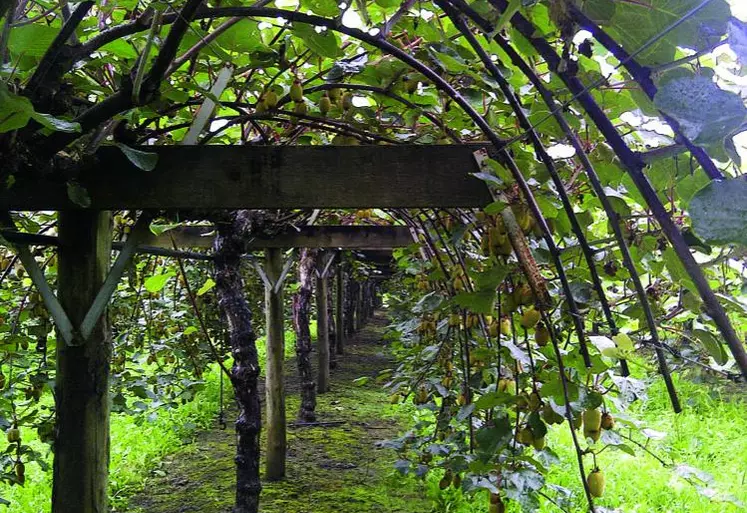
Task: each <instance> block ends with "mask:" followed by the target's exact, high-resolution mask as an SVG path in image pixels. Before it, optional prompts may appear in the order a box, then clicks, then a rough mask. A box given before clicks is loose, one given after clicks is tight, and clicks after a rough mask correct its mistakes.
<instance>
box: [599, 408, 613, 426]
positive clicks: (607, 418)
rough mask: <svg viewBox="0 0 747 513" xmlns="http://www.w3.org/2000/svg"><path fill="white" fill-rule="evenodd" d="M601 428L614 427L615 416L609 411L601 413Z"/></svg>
mask: <svg viewBox="0 0 747 513" xmlns="http://www.w3.org/2000/svg"><path fill="white" fill-rule="evenodd" d="M601 426H602V429H607V430H609V429H614V427H615V418H614V417H613V416H612V415H610V413H609V412H604V413H603V414H602V423H601Z"/></svg>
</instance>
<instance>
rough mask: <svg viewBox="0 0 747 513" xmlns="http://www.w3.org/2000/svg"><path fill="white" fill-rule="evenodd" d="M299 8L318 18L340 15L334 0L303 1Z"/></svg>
mask: <svg viewBox="0 0 747 513" xmlns="http://www.w3.org/2000/svg"><path fill="white" fill-rule="evenodd" d="M301 6H302V7H305V8H307V9H310V10H311V11H312V12H313V13H314V14H318V15H319V16H337V15H338V14H339V13H340V8H339V7H338V6H337V2H336V1H335V0H303V1H302V2H301Z"/></svg>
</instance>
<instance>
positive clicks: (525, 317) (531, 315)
mask: <svg viewBox="0 0 747 513" xmlns="http://www.w3.org/2000/svg"><path fill="white" fill-rule="evenodd" d="M540 317H541V315H540V313H539V312H538V311H537V310H535V309H534V307H530V308H527V309H526V310H524V313H523V314H522V316H521V321H519V322H520V323H521V325H522V327H524V328H525V329H531V328H534V327H535V326H536V325H537V323H538V322H539V321H540Z"/></svg>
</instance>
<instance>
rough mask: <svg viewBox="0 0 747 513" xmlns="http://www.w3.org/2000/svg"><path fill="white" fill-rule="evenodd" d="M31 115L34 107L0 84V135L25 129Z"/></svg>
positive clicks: (2, 83) (3, 84) (27, 100)
mask: <svg viewBox="0 0 747 513" xmlns="http://www.w3.org/2000/svg"><path fill="white" fill-rule="evenodd" d="M33 114H34V107H33V106H32V105H31V101H29V99H28V98H25V97H23V96H18V95H15V94H13V93H11V92H10V91H8V88H7V87H6V86H5V83H4V82H0V134H2V133H5V132H10V131H11V130H18V129H19V128H23V127H25V126H26V125H27V124H28V122H29V120H30V119H31V116H32V115H33Z"/></svg>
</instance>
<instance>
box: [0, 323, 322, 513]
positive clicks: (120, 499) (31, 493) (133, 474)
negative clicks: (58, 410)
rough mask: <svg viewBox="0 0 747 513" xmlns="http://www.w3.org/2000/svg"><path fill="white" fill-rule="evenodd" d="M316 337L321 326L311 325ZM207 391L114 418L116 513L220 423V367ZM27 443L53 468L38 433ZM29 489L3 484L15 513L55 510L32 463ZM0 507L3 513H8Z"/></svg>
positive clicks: (46, 475) (290, 337)
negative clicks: (166, 461)
mask: <svg viewBox="0 0 747 513" xmlns="http://www.w3.org/2000/svg"><path fill="white" fill-rule="evenodd" d="M311 332H312V337H316V324H315V323H312V325H311ZM294 337H295V335H294V333H293V331H286V333H285V342H286V344H285V355H286V358H290V357H291V356H292V355H293V354H294ZM257 352H258V354H259V361H260V362H264V359H265V356H266V350H265V339H264V338H259V339H258V340H257ZM204 379H205V388H204V390H203V391H202V392H201V393H199V394H197V396H196V398H195V400H194V401H191V402H189V403H187V404H185V405H182V406H180V407H178V408H173V409H170V410H162V411H160V412H158V414H157V415H156V416H155V419H152V420H148V419H147V418H145V417H143V416H139V417H136V416H130V415H125V414H114V415H112V419H111V445H112V448H111V465H110V497H111V506H112V509H113V510H114V511H126V510H127V502H128V498H129V497H131V496H132V495H133V494H135V493H136V492H138V491H140V490H142V489H143V486H144V484H145V482H146V479H147V478H148V477H149V476H150V475H152V473H153V472H156V473H158V472H159V470H158V462H159V461H160V460H161V459H162V458H163V457H164V456H165V455H167V454H170V453H173V452H174V451H177V450H178V449H179V448H180V447H183V446H185V444H188V443H190V442H192V441H193V439H194V436H195V434H196V433H197V432H198V431H200V430H204V429H208V428H210V427H212V426H213V425H214V424H215V419H216V416H217V413H218V409H219V395H220V372H219V369H218V367H217V365H214V366H212V367H211V368H210V370H209V371H208V372H206V373H205V374H204ZM224 385H225V386H226V402H227V403H228V402H230V401H231V392H230V384H229V383H227V382H225V383H224ZM22 434H23V439H24V443H25V444H28V445H29V446H31V447H32V448H33V449H34V450H36V451H38V452H40V453H41V454H45V455H47V461H48V462H49V465H50V466H51V462H52V454H51V452H50V449H49V446H48V445H46V444H43V443H42V442H40V441H39V440H38V437H37V436H36V432H35V431H31V430H24V431H23V432H22ZM26 475H27V479H26V484H25V485H24V486H23V487H20V486H7V485H0V497H3V498H4V499H6V500H8V501H9V502H10V506H9V507H8V508H9V511H12V512H13V513H47V512H48V511H49V510H50V497H51V493H52V471H51V467H50V469H49V470H48V471H46V472H45V471H43V470H42V469H41V468H40V467H39V465H37V464H31V465H29V466H28V468H27V470H26ZM2 511H3V510H2V507H1V506H0V512H2Z"/></svg>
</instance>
